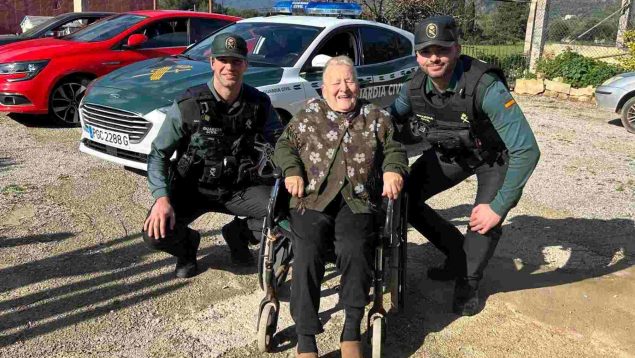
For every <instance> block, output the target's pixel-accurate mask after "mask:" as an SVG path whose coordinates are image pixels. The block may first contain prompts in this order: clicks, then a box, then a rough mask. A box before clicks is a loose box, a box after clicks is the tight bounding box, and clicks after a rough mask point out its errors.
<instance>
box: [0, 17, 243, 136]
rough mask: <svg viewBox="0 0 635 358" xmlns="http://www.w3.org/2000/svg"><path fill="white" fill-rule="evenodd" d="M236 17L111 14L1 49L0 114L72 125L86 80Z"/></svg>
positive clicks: (177, 47) (166, 50) (175, 48)
mask: <svg viewBox="0 0 635 358" xmlns="http://www.w3.org/2000/svg"><path fill="white" fill-rule="evenodd" d="M239 19H240V18H238V17H234V16H226V15H218V14H209V13H200V12H191V11H173V10H148V11H132V12H127V13H122V14H118V15H114V16H111V17H108V18H106V19H103V20H101V21H99V22H96V23H94V24H93V25H90V26H88V27H86V28H84V29H82V30H79V31H77V32H75V33H73V34H70V35H68V36H65V37H63V38H61V39H54V38H46V39H37V40H29V41H22V42H17V43H13V44H8V45H4V46H2V47H0V112H15V113H32V114H46V113H50V114H51V115H52V117H53V118H54V119H56V120H57V121H60V122H62V123H64V124H77V123H78V116H76V115H75V113H76V112H77V106H78V105H79V101H80V100H81V98H82V96H83V94H84V91H85V90H86V86H87V85H88V83H89V82H90V81H91V80H93V79H95V78H97V77H99V76H102V75H105V74H107V73H109V72H111V71H113V70H115V69H117V68H120V67H122V66H126V65H128V64H131V63H133V62H137V61H142V60H146V59H149V58H153V57H162V56H169V55H176V54H179V53H181V52H182V51H183V50H184V49H185V48H186V47H187V46H188V45H190V44H192V43H194V42H197V41H199V40H200V39H202V38H203V37H205V36H206V35H208V34H210V33H211V32H214V31H216V30H218V29H219V28H221V27H223V26H225V25H228V24H230V23H232V22H235V21H237V20H239Z"/></svg>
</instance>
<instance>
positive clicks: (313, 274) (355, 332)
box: [274, 56, 408, 358]
mask: <svg viewBox="0 0 635 358" xmlns="http://www.w3.org/2000/svg"><path fill="white" fill-rule="evenodd" d="M323 82H324V83H323V85H322V95H323V96H324V100H322V99H313V100H309V101H308V102H307V105H306V108H305V109H304V110H301V111H300V112H299V113H298V114H297V115H296V116H295V117H294V118H293V119H292V120H291V122H289V125H288V126H287V128H286V129H285V131H284V133H283V134H282V136H281V137H280V139H279V140H278V143H277V145H276V150H275V154H274V161H275V162H276V164H277V165H278V166H279V167H280V168H281V169H282V170H283V173H284V176H285V186H286V188H287V190H288V191H289V193H290V194H291V196H292V198H291V202H290V206H291V208H292V210H291V214H290V222H291V228H292V231H293V233H294V237H293V251H294V255H295V260H294V263H293V280H292V283H291V315H292V317H293V320H294V321H295V323H296V332H297V334H298V347H297V357H301V358H308V357H317V345H316V341H315V335H316V334H318V333H321V332H322V331H323V329H322V325H321V323H320V319H319V317H318V311H319V305H320V285H321V282H322V279H323V277H324V254H325V251H326V250H327V249H328V247H329V246H330V243H331V242H334V246H335V254H336V257H337V259H336V265H337V268H338V270H339V271H340V272H341V274H342V277H341V290H340V303H341V305H342V306H343V307H344V311H345V315H346V320H345V323H344V329H343V331H342V335H341V337H340V344H341V351H342V357H344V358H349V357H362V350H361V343H360V339H361V338H360V324H361V320H362V317H363V315H364V307H365V305H366V304H367V303H368V293H369V290H370V285H371V274H372V262H373V241H374V239H375V237H376V233H375V225H374V221H375V220H374V218H375V215H374V214H373V213H374V212H375V211H376V209H377V208H379V207H380V206H381V196H384V197H388V198H393V199H395V198H397V196H398V194H399V192H400V191H401V189H402V187H403V177H404V175H405V174H406V173H407V171H408V160H407V156H406V151H405V149H404V147H403V145H401V144H400V143H399V142H396V141H395V140H394V139H393V132H394V129H393V125H392V121H391V118H390V115H389V114H388V113H387V112H386V111H384V110H382V109H381V108H379V107H377V106H375V105H373V104H370V103H368V102H364V101H362V100H360V99H358V98H357V96H358V95H359V83H358V81H357V77H356V73H355V67H354V65H353V62H352V61H351V60H350V59H349V58H348V57H346V56H339V57H334V58H332V59H330V60H329V61H328V62H327V63H326V66H325V68H324V77H323ZM382 177H383V190H382V187H381V185H382ZM333 240H334V241H333Z"/></svg>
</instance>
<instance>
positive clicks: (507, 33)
mask: <svg viewBox="0 0 635 358" xmlns="http://www.w3.org/2000/svg"><path fill="white" fill-rule="evenodd" d="M527 16H529V3H515V2H505V3H500V4H498V6H497V8H496V10H495V11H494V13H493V14H492V15H491V16H487V15H486V16H484V17H483V20H484V21H483V37H485V38H486V39H487V42H488V43H490V44H504V43H516V42H519V41H524V39H525V31H526V29H527Z"/></svg>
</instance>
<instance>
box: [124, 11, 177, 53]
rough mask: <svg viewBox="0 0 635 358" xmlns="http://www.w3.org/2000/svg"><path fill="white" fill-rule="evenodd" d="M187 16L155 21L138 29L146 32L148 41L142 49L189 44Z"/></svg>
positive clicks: (138, 32) (140, 31) (139, 32)
mask: <svg viewBox="0 0 635 358" xmlns="http://www.w3.org/2000/svg"><path fill="white" fill-rule="evenodd" d="M187 20H188V19H187V18H180V19H168V20H162V21H157V22H153V23H152V24H150V25H148V26H145V27H143V28H141V29H140V30H138V31H136V32H135V33H137V34H144V35H146V37H147V38H148V41H146V42H144V43H143V44H142V45H141V46H139V48H140V49H144V48H146V49H147V48H161V47H179V46H187Z"/></svg>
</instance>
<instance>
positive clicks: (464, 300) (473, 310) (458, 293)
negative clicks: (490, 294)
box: [452, 278, 481, 316]
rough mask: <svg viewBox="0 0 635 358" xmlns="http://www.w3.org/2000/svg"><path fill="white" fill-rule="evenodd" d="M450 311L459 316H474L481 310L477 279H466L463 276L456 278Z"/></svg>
mask: <svg viewBox="0 0 635 358" xmlns="http://www.w3.org/2000/svg"><path fill="white" fill-rule="evenodd" d="M452 311H453V312H454V313H456V314H458V315H459V316H474V315H475V314H477V313H479V312H480V311H481V305H480V301H479V298H478V281H468V280H466V279H464V278H459V279H457V280H456V283H455V286H454V300H453V302H452Z"/></svg>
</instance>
